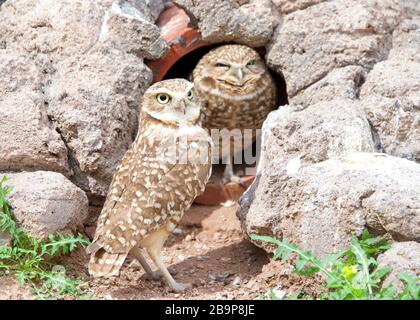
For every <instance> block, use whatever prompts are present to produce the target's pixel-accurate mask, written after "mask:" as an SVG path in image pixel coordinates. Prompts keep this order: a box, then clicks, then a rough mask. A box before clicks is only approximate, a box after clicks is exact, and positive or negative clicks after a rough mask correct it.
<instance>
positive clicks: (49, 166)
mask: <svg viewBox="0 0 420 320" xmlns="http://www.w3.org/2000/svg"><path fill="white" fill-rule="evenodd" d="M164 2H165V1H146V0H139V1H135V2H133V1H123V0H115V1H112V0H105V1H104V0H87V1H86V0H63V1H55V0H42V1H41V0H9V1H7V2H6V3H5V4H4V5H2V8H1V11H0V30H2V32H1V34H0V49H1V48H7V50H8V53H7V54H8V55H12V56H13V55H16V56H20V55H24V56H25V57H26V61H25V64H26V65H28V68H29V67H30V68H32V69H31V71H30V72H25V70H22V73H23V72H25V74H26V75H27V76H28V77H34V78H36V79H35V80H36V81H38V82H37V83H39V85H38V86H37V92H36V95H34V94H32V95H29V93H28V94H25V95H19V96H18V97H19V99H18V98H14V97H15V96H13V97H10V99H9V100H7V101H4V99H5V98H2V99H3V101H2V102H1V105H2V106H3V105H4V107H2V108H5V109H9V110H10V111H9V113H12V114H13V117H14V118H15V122H18V121H21V124H20V125H17V124H16V125H15V126H14V127H11V128H9V129H8V128H6V129H3V124H2V126H1V127H2V129H0V132H1V133H3V132H2V131H3V130H6V132H8V131H7V130H14V131H16V132H21V133H22V134H26V135H27V136H28V135H29V136H34V138H33V139H32V138H31V139H29V140H28V141H25V142H24V143H22V144H21V148H20V149H16V150H13V151H14V152H9V151H10V147H9V146H8V142H7V140H3V139H2V138H0V150H7V151H8V153H11V154H12V155H13V156H14V157H15V159H16V160H15V162H16V166H15V167H8V168H4V169H12V170H14V169H17V168H25V166H26V163H25V162H24V159H27V158H29V159H30V158H33V159H32V162H31V164H32V167H33V168H34V169H37V170H52V171H59V172H64V171H65V170H64V169H65V168H66V166H67V159H69V165H70V169H71V170H72V173H73V175H72V176H71V179H72V181H74V182H75V183H76V184H77V185H78V186H80V187H81V188H83V189H84V190H85V191H86V192H87V193H88V194H89V195H90V197H91V200H92V201H94V199H96V198H97V197H99V198H101V197H103V196H104V195H105V194H106V191H107V189H108V184H109V182H110V180H111V176H112V172H113V171H114V169H115V166H116V164H117V163H118V161H119V160H120V158H121V157H122V155H123V154H124V152H125V151H126V149H127V148H128V146H129V145H130V143H131V141H132V140H133V138H134V136H135V134H136V132H137V128H138V124H137V114H138V111H139V105H140V103H141V97H142V94H143V92H144V91H145V90H146V88H147V87H148V86H149V85H150V83H151V82H152V78H153V77H152V73H151V71H150V70H149V69H148V68H147V67H146V66H145V65H144V63H143V59H144V58H149V59H154V58H158V57H160V56H162V55H164V54H165V52H166V50H167V44H166V43H165V41H164V40H163V39H162V37H161V35H160V32H159V29H158V27H157V26H155V25H154V21H155V19H156V18H157V16H158V15H159V13H160V11H161V10H162V9H163V7H164ZM0 65H2V62H1V61H0ZM37 69H38V71H37ZM2 71H3V70H2ZM2 76H3V75H1V76H0V77H2ZM29 80H30V79H29ZM29 80H26V82H24V81H21V82H20V83H19V84H18V85H17V87H18V88H19V90H20V91H22V92H28V90H32V89H31V88H32V86H33V82H34V81H35V80H34V81H32V82H30V81H29ZM1 84H2V82H1V80H0V85H1ZM38 89H39V90H38ZM0 90H1V89H0ZM32 91H33V90H32ZM21 100H22V101H21ZM14 101H15V102H14ZM16 105H17V106H19V109H17V106H16ZM23 108H25V109H26V110H30V112H29V113H28V114H27V115H26V114H22V113H23V112H22V110H23ZM18 110H19V111H18ZM10 117H12V116H9V118H10ZM0 121H2V120H0ZM28 121H30V122H31V123H34V124H35V125H36V126H34V127H33V128H31V127H29V128H28V126H27V123H28ZM48 130H49V131H48ZM55 130H57V131H58V132H59V133H60V135H61V138H60V135H58V134H57V133H56V132H55ZM32 132H34V133H32ZM16 134H17V133H16ZM36 134H37V136H35V135H36ZM9 136H10V134H9ZM11 137H13V136H11ZM54 139H55V140H54ZM31 141H32V143H33V144H34V145H29V147H28V146H27V144H28V143H30V142H31ZM55 141H56V142H55ZM66 148H67V149H66ZM31 149H32V150H34V151H31ZM38 150H39V151H40V152H39V154H35V151H38ZM47 156H48V157H49V158H48V157H47ZM37 158H40V159H41V160H43V161H44V162H43V163H40V161H38V160H37ZM2 160H3V159H2ZM47 161H49V162H47ZM54 161H55V162H54ZM0 162H1V161H0ZM8 163H10V161H8ZM0 170H3V169H2V168H1V164H0Z"/></svg>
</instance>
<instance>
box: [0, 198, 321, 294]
mask: <svg viewBox="0 0 420 320" xmlns="http://www.w3.org/2000/svg"><path fill="white" fill-rule="evenodd" d="M235 210H236V206H233V207H229V208H226V207H223V206H217V207H206V206H193V207H192V208H191V209H190V210H189V211H188V212H187V213H186V214H185V216H184V218H183V220H182V222H181V225H180V226H179V229H180V230H181V232H180V233H179V234H176V235H171V237H170V238H169V239H168V241H167V243H166V245H165V252H164V256H165V261H166V264H167V266H169V269H170V270H171V272H173V274H174V278H175V279H176V280H177V281H179V282H184V283H185V282H189V283H192V284H193V288H192V289H191V290H189V291H187V292H185V293H181V294H180V293H174V292H171V291H170V290H169V288H168V287H167V286H166V284H165V283H164V282H163V281H152V280H147V279H145V276H144V271H143V270H142V268H141V267H140V265H139V264H138V263H137V261H135V260H130V259H127V261H126V263H125V264H124V266H123V268H122V270H121V273H120V276H119V277H114V278H111V279H91V278H89V276H88V275H87V269H86V264H87V261H88V256H87V255H86V254H85V252H84V250H83V249H80V250H78V251H76V252H75V253H73V254H72V255H71V256H70V257H66V258H65V259H64V261H62V262H63V263H65V264H67V265H71V266H72V268H73V270H72V271H71V273H72V274H73V275H77V276H79V277H82V278H85V279H87V280H88V282H87V283H86V284H85V285H84V286H83V289H84V290H86V291H90V292H92V293H93V298H94V299H258V298H259V297H260V296H261V295H262V294H264V293H266V292H267V291H268V290H269V289H270V288H277V289H279V291H278V292H279V293H280V294H282V293H286V294H289V293H293V292H295V291H297V290H300V289H304V290H305V292H306V293H308V294H317V293H318V292H319V291H318V288H319V285H318V282H319V279H318V280H317V279H307V278H300V277H299V276H297V275H295V274H293V273H292V267H291V266H290V265H289V264H284V265H282V264H281V263H280V262H278V261H272V259H271V257H270V256H269V255H268V254H267V253H266V252H265V251H263V250H261V249H259V248H258V247H256V246H254V245H253V244H251V243H250V242H248V241H247V240H246V239H244V237H243V235H242V233H241V231H240V225H239V221H238V219H237V218H236V215H235ZM93 230H94V229H93V228H88V232H89V233H91V232H92V231H93ZM151 265H153V264H151ZM0 279H1V278H0ZM2 282H3V283H6V284H7V285H6V284H3V285H2V283H0V287H3V288H2V290H0V299H1V298H3V299H28V298H31V296H30V295H29V293H28V289H25V288H19V287H18V286H17V284H16V283H15V280H13V278H12V277H10V278H3V279H2Z"/></svg>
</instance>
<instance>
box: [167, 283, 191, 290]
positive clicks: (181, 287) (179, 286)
mask: <svg viewBox="0 0 420 320" xmlns="http://www.w3.org/2000/svg"><path fill="white" fill-rule="evenodd" d="M190 289H192V285H191V283H178V282H175V283H174V284H172V285H171V290H172V291H175V292H184V291H187V290H190Z"/></svg>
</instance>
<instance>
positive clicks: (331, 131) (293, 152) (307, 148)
mask: <svg viewBox="0 0 420 320" xmlns="http://www.w3.org/2000/svg"><path fill="white" fill-rule="evenodd" d="M373 151H374V145H373V140H372V134H371V130H370V127H369V123H368V122H367V120H366V117H365V115H364V112H363V110H361V109H360V108H359V107H358V105H357V103H356V102H354V101H352V100H349V99H337V100H332V101H326V102H320V103H317V104H314V105H311V106H309V107H307V108H303V107H302V106H293V105H290V106H283V107H280V108H279V110H277V111H273V112H272V113H270V115H269V116H268V118H267V120H266V121H265V122H264V125H263V128H262V151H261V162H260V165H262V166H264V168H265V167H267V168H270V169H271V168H272V170H278V171H280V170H283V169H284V168H286V166H287V164H288V162H289V161H291V160H293V159H294V161H298V162H299V161H300V162H301V163H302V165H305V164H312V163H316V162H321V161H324V160H327V159H329V158H331V157H337V156H340V155H343V154H347V153H351V152H373ZM298 159H300V160H298Z"/></svg>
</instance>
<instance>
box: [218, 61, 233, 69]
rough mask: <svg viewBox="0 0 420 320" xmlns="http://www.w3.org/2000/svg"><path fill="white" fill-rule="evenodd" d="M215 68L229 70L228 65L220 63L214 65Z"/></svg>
mask: <svg viewBox="0 0 420 320" xmlns="http://www.w3.org/2000/svg"><path fill="white" fill-rule="evenodd" d="M216 67H218V68H226V69H229V68H230V66H229V65H228V64H225V63H221V62H218V63H216Z"/></svg>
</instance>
